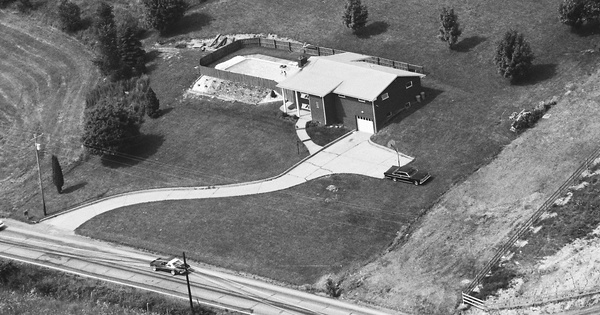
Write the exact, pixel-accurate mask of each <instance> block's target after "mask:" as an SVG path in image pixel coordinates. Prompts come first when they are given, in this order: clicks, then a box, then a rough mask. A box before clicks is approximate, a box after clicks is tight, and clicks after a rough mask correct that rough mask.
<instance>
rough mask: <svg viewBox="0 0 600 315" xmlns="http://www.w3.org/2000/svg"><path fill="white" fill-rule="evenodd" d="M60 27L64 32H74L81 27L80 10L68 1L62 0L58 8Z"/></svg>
mask: <svg viewBox="0 0 600 315" xmlns="http://www.w3.org/2000/svg"><path fill="white" fill-rule="evenodd" d="M58 17H59V19H60V24H61V27H62V29H63V30H64V31H66V32H75V31H77V30H78V29H79V28H80V27H81V24H82V23H81V9H80V8H79V6H78V5H77V4H76V3H74V2H71V1H69V0H62V1H61V2H60V5H59V6H58Z"/></svg>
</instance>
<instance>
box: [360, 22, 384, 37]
mask: <svg viewBox="0 0 600 315" xmlns="http://www.w3.org/2000/svg"><path fill="white" fill-rule="evenodd" d="M389 26H390V25H389V24H388V23H387V22H383V21H376V22H373V23H371V24H367V25H366V26H365V27H363V28H361V29H359V30H358V31H357V32H356V36H358V37H359V38H370V37H371V36H375V35H379V34H383V33H385V32H387V30H388V28H389Z"/></svg>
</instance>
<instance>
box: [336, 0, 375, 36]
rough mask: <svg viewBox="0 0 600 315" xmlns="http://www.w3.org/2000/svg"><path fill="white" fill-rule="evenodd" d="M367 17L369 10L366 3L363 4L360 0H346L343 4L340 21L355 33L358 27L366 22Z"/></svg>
mask: <svg viewBox="0 0 600 315" xmlns="http://www.w3.org/2000/svg"><path fill="white" fill-rule="evenodd" d="M368 18H369V10H368V9H367V6H366V5H363V4H362V3H361V1H360V0H347V2H346V5H345V6H344V14H343V15H342V23H344V25H345V26H346V27H348V28H351V29H352V32H353V33H356V32H357V31H358V30H359V29H361V28H363V27H364V26H365V25H366V24H367V19H368Z"/></svg>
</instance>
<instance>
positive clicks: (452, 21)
mask: <svg viewBox="0 0 600 315" xmlns="http://www.w3.org/2000/svg"><path fill="white" fill-rule="evenodd" d="M460 34H462V30H461V29H460V23H458V16H457V15H456V14H455V13H454V9H453V8H450V9H449V10H448V9H446V8H445V7H444V8H442V13H441V14H440V35H438V37H439V39H441V40H442V41H444V42H447V43H448V48H450V49H452V48H454V45H455V44H456V42H457V41H458V37H459V36H460Z"/></svg>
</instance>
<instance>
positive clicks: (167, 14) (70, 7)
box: [0, 0, 188, 34]
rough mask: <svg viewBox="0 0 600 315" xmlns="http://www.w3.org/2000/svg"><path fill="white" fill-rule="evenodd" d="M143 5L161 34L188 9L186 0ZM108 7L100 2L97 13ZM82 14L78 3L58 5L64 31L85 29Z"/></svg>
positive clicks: (151, 0) (148, 1)
mask: <svg viewBox="0 0 600 315" xmlns="http://www.w3.org/2000/svg"><path fill="white" fill-rule="evenodd" d="M1 1H13V0H0V3H1ZM20 1H29V0H20ZM143 4H144V7H145V9H146V22H147V23H148V25H149V26H150V27H151V28H154V29H155V30H157V31H159V32H160V33H161V34H164V33H166V32H168V31H170V30H171V28H172V27H173V26H174V25H175V24H176V23H177V22H178V21H179V20H180V19H181V18H182V17H183V16H184V15H185V11H186V10H187V9H188V3H187V2H186V1H185V0H143ZM106 6H108V4H106V3H104V2H100V3H99V8H98V10H97V12H96V13H99V11H100V10H104V11H106ZM102 7H104V8H102ZM81 13H82V12H81V8H80V7H79V6H78V5H77V4H76V3H74V2H72V1H70V0H61V2H60V4H59V5H58V17H59V20H60V23H61V27H62V28H63V30H65V31H67V32H75V31H78V30H79V29H81V28H82V27H84V24H83V23H82V17H81Z"/></svg>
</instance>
